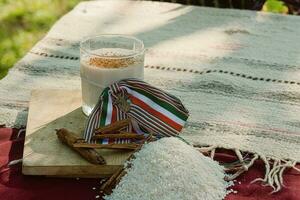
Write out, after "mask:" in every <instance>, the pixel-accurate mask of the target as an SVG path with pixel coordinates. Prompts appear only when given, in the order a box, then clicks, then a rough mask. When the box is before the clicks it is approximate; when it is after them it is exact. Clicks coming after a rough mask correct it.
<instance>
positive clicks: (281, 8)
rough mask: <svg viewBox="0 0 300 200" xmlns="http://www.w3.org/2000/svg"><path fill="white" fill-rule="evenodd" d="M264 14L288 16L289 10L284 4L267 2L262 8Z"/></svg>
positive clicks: (272, 0) (272, 1) (273, 0)
mask: <svg viewBox="0 0 300 200" xmlns="http://www.w3.org/2000/svg"><path fill="white" fill-rule="evenodd" d="M262 10H263V11H266V12H274V13H282V14H288V13H289V8H288V7H287V6H286V5H285V3H284V2H282V1H279V0H267V1H266V2H265V3H264V5H263V8H262Z"/></svg>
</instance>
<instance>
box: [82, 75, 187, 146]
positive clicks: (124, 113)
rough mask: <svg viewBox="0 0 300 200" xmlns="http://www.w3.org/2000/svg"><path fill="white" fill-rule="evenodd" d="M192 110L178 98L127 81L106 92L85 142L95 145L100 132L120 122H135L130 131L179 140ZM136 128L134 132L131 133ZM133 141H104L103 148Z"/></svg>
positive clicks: (87, 129)
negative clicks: (127, 120) (93, 141)
mask: <svg viewBox="0 0 300 200" xmlns="http://www.w3.org/2000/svg"><path fill="white" fill-rule="evenodd" d="M188 116H189V112H188V110H187V109H186V108H185V107H184V106H183V105H182V103H181V101H180V100H179V99H178V98H176V97H175V96H173V95H171V94H169V93H166V92H164V91H162V90H160V89H158V88H155V87H153V86H151V85H149V84H148V83H146V82H144V81H141V80H138V79H124V80H121V81H119V82H116V83H114V84H112V85H110V86H109V87H107V88H105V89H104V91H103V92H102V94H101V96H100V98H99V101H98V103H97V105H96V106H95V108H94V109H93V111H92V113H91V114H90V116H89V118H88V121H87V124H86V128H85V131H84V138H85V140H86V141H87V142H91V138H92V136H93V134H94V133H93V132H94V130H95V129H96V128H99V127H103V126H106V125H109V124H111V123H114V122H116V121H119V120H123V119H127V118H130V119H131V122H132V123H131V125H132V126H128V127H127V128H126V129H127V130H126V131H129V132H135V133H138V134H147V133H150V132H151V133H153V134H155V135H157V136H160V137H164V136H177V135H178V134H179V132H180V131H181V130H182V128H183V126H184V124H185V122H186V120H187V118H188ZM131 127H132V129H133V130H130V129H131ZM128 142H131V141H130V140H125V139H122V140H116V139H111V140H108V139H103V140H101V141H100V143H102V144H108V143H128Z"/></svg>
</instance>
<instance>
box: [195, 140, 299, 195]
mask: <svg viewBox="0 0 300 200" xmlns="http://www.w3.org/2000/svg"><path fill="white" fill-rule="evenodd" d="M194 147H195V148H196V149H197V150H198V151H200V152H201V153H203V154H205V155H208V156H209V155H210V157H211V158H212V159H213V158H214V155H215V151H216V149H217V148H222V147H218V146H210V147H197V146H194ZM231 150H233V151H234V152H235V154H236V156H237V158H238V162H234V163H231V164H229V165H228V166H227V165H226V167H225V171H226V172H232V171H234V172H235V173H233V174H231V175H227V176H226V177H225V180H227V181H231V180H234V179H236V178H237V177H238V176H240V175H241V174H243V173H244V172H246V171H248V169H249V168H250V167H252V166H253V164H254V162H255V161H256V160H257V159H261V160H262V161H263V162H264V164H265V176H264V178H256V179H255V180H253V181H252V182H251V184H252V183H255V182H258V181H260V182H262V185H263V186H269V187H272V188H273V191H272V192H271V193H276V192H279V191H280V190H281V189H282V188H283V187H285V185H284V182H283V173H284V171H285V170H286V169H287V168H293V169H295V170H296V171H298V172H300V169H298V168H297V167H296V164H297V162H296V161H294V160H285V159H275V158H271V157H267V156H264V155H261V154H256V153H254V154H253V157H252V158H251V159H249V158H246V157H247V156H244V157H243V154H242V152H241V151H240V150H238V149H231ZM270 164H271V165H270Z"/></svg>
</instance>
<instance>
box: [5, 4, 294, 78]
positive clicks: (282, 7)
mask: <svg viewBox="0 0 300 200" xmlns="http://www.w3.org/2000/svg"><path fill="white" fill-rule="evenodd" d="M166 1H167V0H166ZM78 2H80V0H0V79H2V78H3V77H4V76H5V75H6V74H7V72H8V70H9V68H11V67H12V66H13V65H14V63H16V62H17V61H18V60H19V59H20V58H22V57H23V56H24V55H25V53H26V52H27V51H28V50H29V49H30V48H31V47H32V46H33V45H34V44H35V43H36V42H37V41H38V40H40V39H41V38H42V37H43V36H44V35H45V34H46V33H47V31H48V30H49V29H50V27H51V26H52V25H53V24H54V23H55V21H56V20H57V19H59V17H60V16H62V15H63V14H65V13H66V12H68V11H69V10H71V9H72V8H73V7H74V6H75V5H76V4H77V3H78ZM169 2H176V0H175V1H174V0H173V1H172V0H169ZM177 2H180V3H187V4H189V3H190V4H198V5H204V6H213V7H229V8H235V7H236V5H238V6H239V8H246V9H253V10H264V11H266V12H278V13H282V14H299V9H298V8H299V7H300V0H285V1H284V2H283V1H279V0H267V1H265V0H209V1H206V0H181V1H180V0H178V1H177ZM298 5H299V7H298ZM299 19H300V18H299Z"/></svg>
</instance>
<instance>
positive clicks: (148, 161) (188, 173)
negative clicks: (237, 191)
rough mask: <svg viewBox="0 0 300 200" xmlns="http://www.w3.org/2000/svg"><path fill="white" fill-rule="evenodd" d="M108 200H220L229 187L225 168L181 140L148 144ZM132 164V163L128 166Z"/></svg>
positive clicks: (138, 153) (165, 139) (132, 161)
mask: <svg viewBox="0 0 300 200" xmlns="http://www.w3.org/2000/svg"><path fill="white" fill-rule="evenodd" d="M135 157H136V158H135V159H133V160H131V161H130V163H131V168H129V169H127V175H125V176H124V177H123V178H122V179H121V181H120V183H119V184H118V185H117V187H116V188H115V189H114V190H113V193H112V194H111V195H109V196H105V197H104V199H106V200H121V199H122V200H151V199H153V200H157V199H160V200H177V199H180V200H199V199H200V200H202V199H203V200H218V199H220V200H221V199H224V197H225V196H226V194H227V193H228V191H227V188H228V187H229V186H230V185H232V183H228V182H226V181H224V176H225V174H224V171H223V167H222V166H220V165H219V164H218V163H217V162H215V161H213V160H212V159H210V158H208V157H205V156H203V155H202V154H201V153H199V152H198V151H197V150H195V149H194V148H193V147H192V146H189V145H187V144H186V143H184V142H183V141H181V140H179V139H177V138H163V139H160V140H158V141H156V142H152V143H149V144H146V145H144V147H143V148H142V149H141V150H140V151H139V152H137V153H136V154H135ZM127 164H128V163H127Z"/></svg>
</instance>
